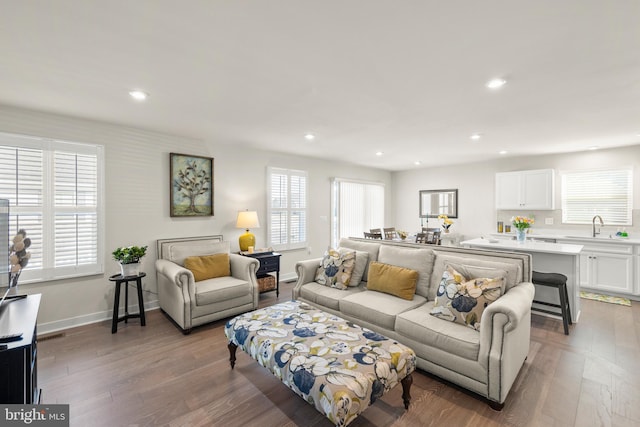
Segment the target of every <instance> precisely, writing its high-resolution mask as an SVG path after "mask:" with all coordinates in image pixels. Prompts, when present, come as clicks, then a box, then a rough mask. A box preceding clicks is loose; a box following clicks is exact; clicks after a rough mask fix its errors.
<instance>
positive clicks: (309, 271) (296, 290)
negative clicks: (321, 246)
mask: <svg viewBox="0 0 640 427" xmlns="http://www.w3.org/2000/svg"><path fill="white" fill-rule="evenodd" d="M321 260H322V258H314V259H307V260H304V261H298V262H297V263H296V274H297V275H298V280H297V281H296V285H295V286H294V287H293V291H292V293H293V299H297V298H298V295H300V288H302V286H303V285H304V284H305V283H309V282H313V281H315V280H316V271H317V270H318V267H319V266H320V261H321Z"/></svg>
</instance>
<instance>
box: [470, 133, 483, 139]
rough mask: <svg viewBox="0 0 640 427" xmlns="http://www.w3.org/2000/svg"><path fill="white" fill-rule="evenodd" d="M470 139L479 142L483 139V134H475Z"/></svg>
mask: <svg viewBox="0 0 640 427" xmlns="http://www.w3.org/2000/svg"><path fill="white" fill-rule="evenodd" d="M469 138H471V139H472V140H474V141H477V140H479V139H480V138H482V134H481V133H474V134H473V135H471V136H470V137H469Z"/></svg>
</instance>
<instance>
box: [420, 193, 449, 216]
mask: <svg viewBox="0 0 640 427" xmlns="http://www.w3.org/2000/svg"><path fill="white" fill-rule="evenodd" d="M441 214H445V215H446V216H448V217H449V218H458V189H455V190H420V218H437V217H438V215H441Z"/></svg>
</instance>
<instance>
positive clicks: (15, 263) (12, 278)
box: [9, 228, 31, 288]
mask: <svg viewBox="0 0 640 427" xmlns="http://www.w3.org/2000/svg"><path fill="white" fill-rule="evenodd" d="M11 242H12V244H11V247H10V248H9V264H10V265H11V268H10V271H9V288H15V287H16V286H18V278H19V277H20V273H22V269H23V268H25V267H26V266H27V264H28V263H29V258H31V252H27V249H28V248H29V246H31V239H30V238H28V237H27V232H26V231H25V230H24V229H22V228H21V229H20V230H18V232H17V233H16V235H15V236H13V240H12V241H11Z"/></svg>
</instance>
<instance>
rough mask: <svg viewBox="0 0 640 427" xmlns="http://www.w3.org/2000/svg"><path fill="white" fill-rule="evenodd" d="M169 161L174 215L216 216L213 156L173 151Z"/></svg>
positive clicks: (170, 211) (171, 211)
mask: <svg viewBox="0 0 640 427" xmlns="http://www.w3.org/2000/svg"><path fill="white" fill-rule="evenodd" d="M169 164H170V172H169V180H170V181H169V187H170V198H169V203H170V206H169V213H170V215H171V216H172V217H195V216H213V157H202V156H194V155H189V154H180V153H170V154H169Z"/></svg>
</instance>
